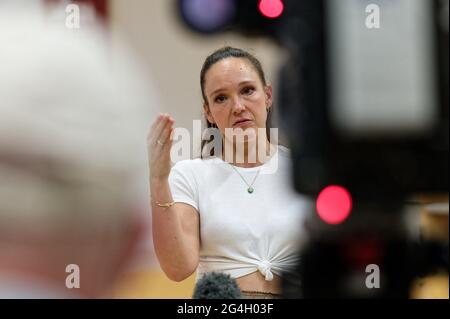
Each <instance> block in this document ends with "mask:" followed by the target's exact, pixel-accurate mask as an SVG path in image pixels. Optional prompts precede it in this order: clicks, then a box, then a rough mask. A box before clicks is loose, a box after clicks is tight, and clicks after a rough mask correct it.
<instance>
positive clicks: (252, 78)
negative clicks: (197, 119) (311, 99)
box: [204, 58, 272, 137]
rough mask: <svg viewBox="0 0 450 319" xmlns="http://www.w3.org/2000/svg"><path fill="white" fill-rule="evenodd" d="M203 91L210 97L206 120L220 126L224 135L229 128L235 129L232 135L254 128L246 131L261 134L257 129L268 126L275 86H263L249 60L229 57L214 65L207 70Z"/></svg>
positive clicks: (206, 108)
mask: <svg viewBox="0 0 450 319" xmlns="http://www.w3.org/2000/svg"><path fill="white" fill-rule="evenodd" d="M204 92H205V95H206V98H207V100H208V105H206V104H205V105H204V109H205V113H206V115H207V119H208V121H209V122H210V123H212V124H216V125H217V127H218V128H219V130H220V131H221V133H222V135H224V133H225V129H226V128H232V129H233V134H235V133H236V129H238V128H240V129H242V130H244V131H245V130H247V129H251V128H253V129H254V130H249V131H246V133H247V132H248V133H251V134H250V135H253V134H258V128H265V127H266V120H267V110H268V109H269V108H270V107H271V106H272V87H271V86H269V85H268V86H264V85H263V83H262V79H261V78H260V77H259V75H258V72H257V71H256V69H255V68H254V67H253V65H252V64H251V62H250V61H248V60H247V59H244V58H226V59H223V60H221V61H219V62H217V63H216V64H214V65H213V66H212V67H211V68H210V69H209V70H208V71H207V73H206V76H205V88H204ZM261 131H264V135H265V134H266V133H265V130H261ZM236 135H238V134H236ZM255 137H256V136H255Z"/></svg>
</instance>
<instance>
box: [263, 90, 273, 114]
mask: <svg viewBox="0 0 450 319" xmlns="http://www.w3.org/2000/svg"><path fill="white" fill-rule="evenodd" d="M272 92H273V89H272V85H266V86H265V87H264V93H265V94H266V109H267V110H269V109H270V108H271V107H272V104H273V95H272Z"/></svg>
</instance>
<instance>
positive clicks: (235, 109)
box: [232, 98, 245, 114]
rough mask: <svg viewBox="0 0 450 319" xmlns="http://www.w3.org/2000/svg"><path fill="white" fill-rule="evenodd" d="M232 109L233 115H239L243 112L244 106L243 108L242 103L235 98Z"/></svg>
mask: <svg viewBox="0 0 450 319" xmlns="http://www.w3.org/2000/svg"><path fill="white" fill-rule="evenodd" d="M232 109H233V113H235V114H239V113H241V112H242V111H243V110H245V106H244V104H243V103H242V101H241V100H240V99H239V98H235V99H234V100H233V106H232Z"/></svg>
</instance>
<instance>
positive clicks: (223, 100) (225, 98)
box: [214, 95, 227, 103]
mask: <svg viewBox="0 0 450 319" xmlns="http://www.w3.org/2000/svg"><path fill="white" fill-rule="evenodd" d="M226 100H227V97H226V96H225V95H219V96H217V97H216V98H215V99H214V101H215V102H216V103H223V102H225V101H226Z"/></svg>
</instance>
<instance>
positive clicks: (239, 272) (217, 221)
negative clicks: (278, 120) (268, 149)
mask: <svg viewBox="0 0 450 319" xmlns="http://www.w3.org/2000/svg"><path fill="white" fill-rule="evenodd" d="M290 165H291V164H290V156H289V151H288V150H287V149H286V148H285V147H282V146H279V147H278V150H277V151H276V153H275V154H274V155H273V156H272V157H271V158H270V160H269V161H267V162H266V163H265V164H264V165H262V166H259V167H252V168H241V167H235V169H237V170H238V171H239V172H240V174H241V175H242V177H240V176H239V174H238V173H237V172H236V171H235V170H234V169H233V167H232V166H231V165H230V164H229V163H226V162H224V161H223V160H222V159H220V158H217V157H214V158H209V159H203V160H202V159H194V160H184V161H180V162H178V163H176V164H175V165H174V166H173V167H172V170H171V173H170V176H169V184H170V189H171V192H172V196H173V199H174V201H175V202H180V203H186V204H189V205H191V206H192V207H194V208H195V209H196V210H197V212H198V213H199V214H200V236H201V247H200V262H199V266H198V269H197V275H198V276H197V279H199V278H200V277H201V276H202V275H204V274H205V273H208V272H213V271H214V272H222V273H226V274H229V275H230V276H231V277H232V278H239V277H242V276H245V275H248V274H251V273H253V272H256V271H260V272H261V274H263V275H264V276H265V279H266V280H268V281H270V280H272V279H273V273H274V274H276V275H278V276H281V275H282V274H283V273H285V272H288V271H289V270H290V269H292V268H293V267H295V266H297V262H298V260H297V258H298V252H299V249H300V247H301V245H302V243H303V242H304V240H305V231H304V228H303V221H304V218H305V217H306V214H307V213H308V212H309V208H310V201H308V200H307V198H306V197H304V196H301V195H299V194H297V193H295V191H294V190H293V188H292V183H291V181H292V178H291V175H292V174H291V167H290ZM258 170H260V172H259V175H258V177H257V178H256V180H255V182H254V184H253V188H254V192H253V193H252V194H249V193H248V191H247V188H248V185H247V184H246V183H245V182H244V181H243V179H242V178H245V180H246V181H247V183H248V184H251V183H252V181H253V179H254V178H255V176H256V174H257V173H258Z"/></svg>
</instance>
